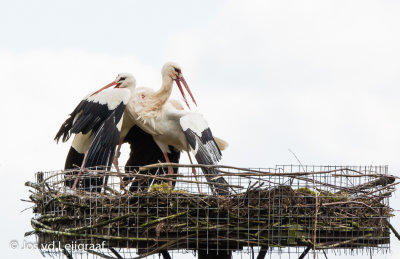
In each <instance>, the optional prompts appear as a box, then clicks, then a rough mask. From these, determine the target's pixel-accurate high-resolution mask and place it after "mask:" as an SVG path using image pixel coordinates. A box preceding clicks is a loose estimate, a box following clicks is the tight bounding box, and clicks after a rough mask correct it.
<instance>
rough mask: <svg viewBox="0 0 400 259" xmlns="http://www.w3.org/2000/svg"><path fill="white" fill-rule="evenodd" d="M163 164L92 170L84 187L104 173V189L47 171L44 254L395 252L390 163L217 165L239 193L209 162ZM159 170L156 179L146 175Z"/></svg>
mask: <svg viewBox="0 0 400 259" xmlns="http://www.w3.org/2000/svg"><path fill="white" fill-rule="evenodd" d="M160 166H161V164H158V165H154V166H153V167H152V166H149V167H146V168H140V169H139V168H133V169H131V170H130V171H131V172H129V173H123V174H122V176H121V174H117V173H115V172H107V171H102V170H90V172H86V173H84V175H82V176H81V177H80V184H81V188H82V183H83V182H84V181H85V180H87V181H89V182H93V181H92V180H93V179H99V178H101V179H102V180H103V185H101V186H100V187H98V188H93V189H90V190H88V191H85V190H82V189H78V190H72V189H71V188H69V187H66V186H65V183H66V181H71V178H72V179H74V177H75V175H71V171H55V172H39V173H37V174H36V182H35V183H32V182H27V183H26V185H27V186H30V187H32V188H34V191H33V194H32V195H31V196H30V199H31V200H32V201H33V202H34V203H35V206H34V213H35V217H34V218H32V221H31V223H32V227H33V231H32V232H31V233H29V234H36V235H37V237H38V247H39V248H40V249H41V252H42V253H44V254H48V255H51V256H53V257H62V256H65V257H66V258H78V257H82V258H88V254H89V255H92V256H93V257H98V258H141V257H146V256H149V255H154V254H158V253H160V252H162V251H166V250H168V251H177V252H179V253H182V252H191V251H201V250H206V251H210V252H212V251H214V253H215V252H216V253H221V254H224V253H225V254H230V253H232V252H236V253H250V254H254V253H270V254H274V253H279V254H282V253H283V254H285V253H295V254H296V255H297V256H300V257H301V256H302V255H303V254H304V255H305V253H307V252H308V251H310V250H311V251H312V250H313V249H316V251H319V252H323V253H326V251H327V250H329V249H331V250H332V249H333V250H334V252H335V253H337V252H340V250H341V251H342V252H343V251H344V253H349V254H353V253H359V252H361V253H364V252H365V253H386V252H388V251H389V248H390V246H389V244H390V230H389V225H390V223H389V218H390V217H391V216H392V215H391V208H390V207H389V197H390V196H391V193H392V192H394V190H395V189H394V186H395V185H396V184H397V183H396V182H395V177H393V176H389V175H388V167H387V166H302V165H281V166H276V167H275V168H269V169H266V168H264V169H241V168H234V167H224V166H221V167H217V169H216V170H217V171H219V172H220V175H221V176H222V177H224V178H225V180H227V182H228V184H229V190H230V194H229V195H217V194H215V193H214V192H213V191H212V188H210V183H208V182H207V181H206V179H205V177H204V175H203V174H202V173H201V171H200V170H199V168H197V176H194V175H193V174H192V168H190V167H188V166H182V165H180V167H179V173H178V174H177V175H173V176H169V175H168V174H167V171H168V170H167V167H166V166H167V165H166V164H163V165H162V166H161V167H160ZM174 166H178V165H176V164H175V165H174ZM150 168H152V169H153V173H154V170H156V175H150V174H146V172H148V171H147V170H149V169H150ZM139 170H140V171H139ZM121 171H123V168H121ZM132 171H133V172H132ZM138 172H139V173H138ZM123 176H124V177H126V176H129V177H128V178H125V179H124V181H125V182H124V183H125V185H126V186H122V185H121V181H122V177H123ZM169 181H173V182H174V184H175V187H174V188H173V190H172V189H171V188H169V186H168V182H169ZM138 183H140V184H138ZM134 184H136V186H137V187H138V188H137V189H135V190H132V188H131V191H129V187H130V186H132V185H134ZM94 189H96V190H97V191H94Z"/></svg>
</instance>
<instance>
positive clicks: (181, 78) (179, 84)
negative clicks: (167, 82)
mask: <svg viewBox="0 0 400 259" xmlns="http://www.w3.org/2000/svg"><path fill="white" fill-rule="evenodd" d="M175 82H176V84H177V85H178V88H179V90H180V91H181V94H182V97H183V100H184V101H185V103H186V105H187V107H188V108H189V110H190V106H189V103H188V101H187V99H186V96H185V92H184V91H183V88H182V85H181V82H182V83H183V85H184V86H185V88H186V91H188V93H189V95H190V97H191V98H192V100H193V102H194V104H195V105H196V106H197V103H196V100H195V99H194V97H193V94H192V92H191V91H190V88H189V86H188V84H187V83H186V80H185V78H184V77H183V76H181V77H180V78H178V79H175Z"/></svg>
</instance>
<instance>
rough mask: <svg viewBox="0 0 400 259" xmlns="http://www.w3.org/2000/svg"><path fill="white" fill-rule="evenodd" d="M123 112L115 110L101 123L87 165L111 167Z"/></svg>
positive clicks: (88, 155) (90, 149)
mask: <svg viewBox="0 0 400 259" xmlns="http://www.w3.org/2000/svg"><path fill="white" fill-rule="evenodd" d="M122 112H123V110H122ZM122 112H121V111H120V110H119V109H117V110H114V111H113V112H112V113H111V114H110V116H109V117H108V118H107V119H106V120H105V121H104V122H103V123H102V124H101V126H100V128H99V129H98V131H97V132H96V135H95V136H94V138H93V141H92V144H91V145H90V147H89V150H88V154H87V158H86V162H85V167H88V168H89V167H94V166H106V168H107V169H109V167H110V166H111V164H112V161H113V158H114V154H115V148H116V147H117V145H118V143H119V137H120V130H121V117H122Z"/></svg>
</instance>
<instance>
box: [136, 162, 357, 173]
mask: <svg viewBox="0 0 400 259" xmlns="http://www.w3.org/2000/svg"><path fill="white" fill-rule="evenodd" d="M168 166H173V167H190V168H191V167H203V168H209V169H213V168H227V169H236V170H241V171H246V172H254V173H258V174H261V175H271V176H289V175H313V174H330V173H334V172H339V171H350V172H356V173H360V172H359V171H357V170H353V169H350V168H339V169H334V170H328V171H319V172H309V173H304V172H293V173H271V172H264V171H261V170H254V169H248V168H242V167H235V166H226V165H203V164H197V165H190V164H178V163H158V164H151V165H146V166H142V167H140V168H139V171H146V170H149V169H151V168H157V167H168ZM232 174H233V175H237V174H243V173H232ZM360 174H361V173H360ZM362 176H364V175H362Z"/></svg>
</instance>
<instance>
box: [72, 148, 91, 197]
mask: <svg viewBox="0 0 400 259" xmlns="http://www.w3.org/2000/svg"><path fill="white" fill-rule="evenodd" d="M88 152H89V150H88V151H86V152H85V155H84V156H83V162H82V165H81V169H80V170H79V174H78V175H77V176H76V179H75V182H74V185H72V190H75V188H76V185H77V184H78V181H79V176H80V175H81V174H82V172H83V170H84V169H85V164H86V157H87V154H88Z"/></svg>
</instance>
